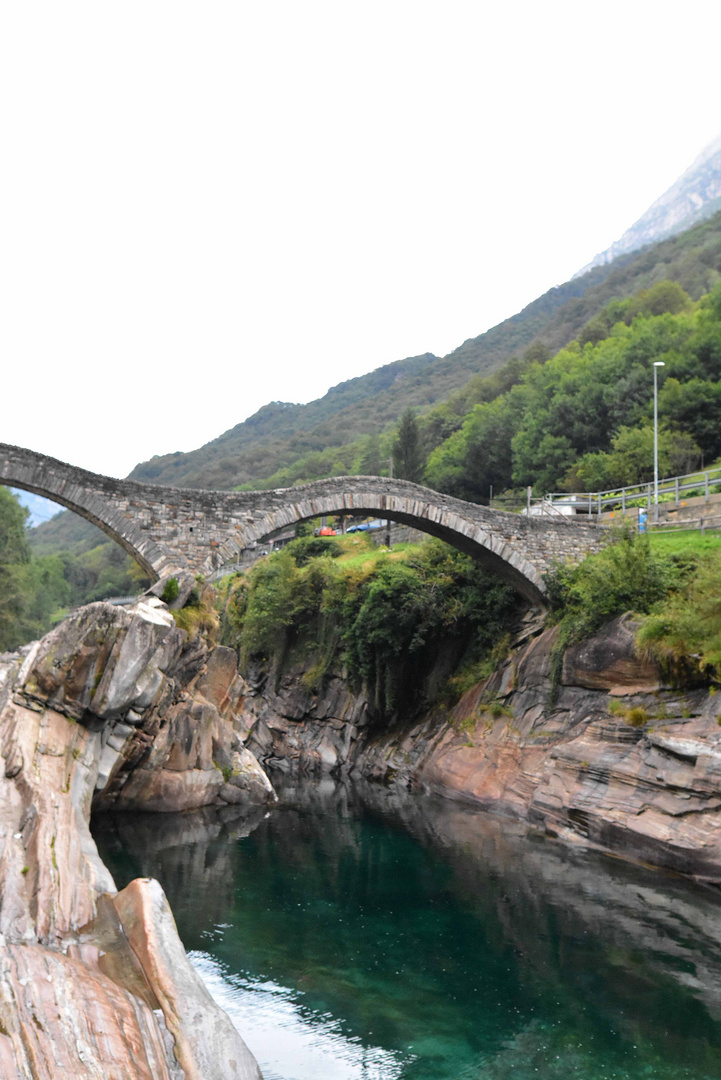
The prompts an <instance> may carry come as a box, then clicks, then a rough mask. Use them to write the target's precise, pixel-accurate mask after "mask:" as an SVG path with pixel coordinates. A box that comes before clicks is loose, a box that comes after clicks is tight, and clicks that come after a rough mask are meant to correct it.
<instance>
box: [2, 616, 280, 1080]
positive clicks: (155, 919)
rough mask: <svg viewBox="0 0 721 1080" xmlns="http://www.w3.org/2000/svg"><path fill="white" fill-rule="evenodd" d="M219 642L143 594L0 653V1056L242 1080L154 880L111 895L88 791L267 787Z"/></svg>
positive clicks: (158, 1075) (182, 794) (233, 1050)
mask: <svg viewBox="0 0 721 1080" xmlns="http://www.w3.org/2000/svg"><path fill="white" fill-rule="evenodd" d="M241 685H242V684H241V683H240V682H239V680H238V679H237V675H236V665H235V654H234V653H233V652H232V650H227V649H219V650H215V651H214V652H210V653H208V650H207V649H206V647H205V646H204V645H203V644H202V643H201V642H200V641H198V640H197V639H196V640H192V641H189V640H188V638H187V636H186V634H185V633H184V632H182V631H180V630H178V629H177V628H176V626H175V623H174V621H173V618H172V616H171V615H170V613H169V612H168V611H167V609H166V608H165V606H164V605H162V604H161V603H160V602H159V601H155V600H152V599H151V600H149V601H148V602H146V603H141V604H138V605H136V606H135V608H133V609H130V610H122V609H118V608H114V607H112V606H110V605H108V604H102V603H99V604H92V605H89V606H88V607H86V608H83V609H82V610H80V611H79V612H77V613H76V614H75V616H73V617H72V618H71V619H69V620H67V621H66V622H65V623H63V624H62V625H61V626H60V627H58V628H57V629H56V630H55V631H53V632H52V633H51V634H49V635H48V636H47V637H45V638H44V639H43V640H42V641H41V642H39V643H36V644H35V645H33V646H31V647H28V648H26V649H25V650H23V652H22V654H20V655H13V656H4V657H2V658H0V754H1V755H2V758H3V763H4V767H3V769H2V770H1V771H0V934H1V935H2V936H1V937H0V1072H1V1074H2V1076H3V1077H4V1078H6V1080H15V1078H18V1080H19V1078H23V1080H26V1078H30V1077H32V1078H43V1080H45V1078H54V1077H59V1076H70V1075H72V1076H73V1077H83V1078H84V1077H88V1078H90V1077H92V1078H97V1080H100V1078H102V1080H128V1078H139V1080H140V1078H142V1080H166V1078H167V1080H181V1078H192V1080H225V1078H236V1080H241V1078H242V1080H257V1078H259V1077H260V1072H259V1070H258V1067H257V1064H256V1063H255V1060H254V1059H253V1057H252V1055H251V1054H250V1052H249V1050H248V1049H247V1047H246V1046H245V1044H244V1042H243V1040H242V1039H241V1038H240V1036H239V1035H238V1033H237V1031H236V1030H235V1028H234V1026H233V1024H232V1023H231V1021H230V1020H229V1018H228V1017H227V1016H226V1015H225V1013H223V1012H222V1010H220V1009H219V1008H218V1007H217V1006H216V1005H215V1004H214V1002H213V1000H212V999H211V997H210V995H209V994H208V992H207V990H206V988H205V986H204V984H203V983H202V980H201V979H200V978H199V976H198V975H197V973H196V972H195V970H194V969H193V967H192V965H191V964H190V961H189V960H188V958H187V956H186V954H185V950H184V949H183V946H182V944H181V942H180V939H179V938H178V935H177V931H176V929H175V924H174V921H173V917H172V913H171V911H170V908H169V906H168V904H167V901H166V899H165V896H164V894H163V891H162V889H161V887H160V885H159V884H158V883H157V882H156V881H152V880H149V879H145V878H143V879H136V880H135V881H133V882H131V883H130V885H128V886H127V888H126V889H124V890H123V891H122V892H121V893H117V891H116V889H115V885H114V882H113V880H112V878H111V876H110V874H109V873H108V871H107V870H106V868H105V866H104V865H103V863H102V862H101V860H100V858H99V857H98V854H97V849H96V847H95V843H94V841H93V839H92V836H91V834H90V830H89V827H88V822H89V817H90V811H91V807H92V806H111V805H112V806H117V807H127V806H132V807H136V808H142V809H153V810H164V809H167V810H175V809H188V808H193V807H197V806H203V805H214V806H218V807H221V808H222V807H224V808H225V810H224V813H225V814H226V815H228V816H231V817H232V816H233V815H240V814H242V813H245V811H246V810H247V809H248V808H255V807H258V806H262V805H264V804H266V803H270V802H272V801H273V800H274V799H275V794H274V792H273V789H272V787H271V785H270V783H269V782H268V780H267V778H266V777H265V775H264V773H263V771H262V769H260V767H259V766H258V764H257V762H256V761H255V760H254V759H253V757H252V755H251V754H250V753H249V752H248V751H247V750H246V749H245V748H244V747H243V746H242V744H241V742H240V740H239V738H238V734H237V731H236V727H237V722H236V713H235V709H236V707H237V705H238V701H239V698H238V694H239V690H240V687H241Z"/></svg>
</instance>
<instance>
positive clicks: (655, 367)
mask: <svg viewBox="0 0 721 1080" xmlns="http://www.w3.org/2000/svg"><path fill="white" fill-rule="evenodd" d="M665 366H666V365H665V364H664V362H663V360H654V362H653V520H654V521H658V369H659V368H660V367H665Z"/></svg>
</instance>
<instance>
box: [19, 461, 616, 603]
mask: <svg viewBox="0 0 721 1080" xmlns="http://www.w3.org/2000/svg"><path fill="white" fill-rule="evenodd" d="M0 483H3V484H7V485H9V486H12V487H18V488H23V489H25V490H27V491H32V492H35V493H36V494H38V495H44V496H45V497H47V498H49V499H52V500H53V501H55V502H57V503H60V504H61V505H63V506H66V507H68V509H70V510H73V511H75V512H76V513H78V514H80V515H81V516H82V517H84V518H86V519H87V520H88V521H91V522H92V523H93V524H94V525H97V526H98V527H99V528H101V529H102V530H103V531H104V532H105V533H107V534H108V535H109V536H111V537H112V538H113V539H114V540H116V541H117V542H118V543H120V544H121V545H122V546H123V547H124V548H125V549H126V550H127V551H129V552H130V554H132V555H133V556H134V557H135V558H136V559H137V560H138V562H139V563H140V564H141V565H142V566H143V567H144V568H145V570H146V572H147V573H148V574H150V575H151V577H153V579H155V580H157V579H162V578H166V577H168V576H170V575H171V574H175V573H181V574H182V573H184V574H186V575H187V574H188V573H191V574H201V575H205V574H208V573H211V572H212V571H213V570H215V569H218V568H219V567H220V566H222V565H224V564H225V563H228V562H230V561H231V560H232V559H233V558H235V557H236V556H237V555H238V553H239V552H241V551H243V550H244V549H245V548H247V547H248V546H250V545H251V544H253V543H255V542H257V541H259V540H262V539H263V538H264V537H266V536H268V535H269V534H270V533H272V532H275V530H276V529H279V528H282V527H284V526H289V525H294V524H296V523H297V522H300V521H305V520H307V519H308V518H313V517H319V516H322V515H329V514H341V513H342V514H358V515H372V516H376V517H381V518H388V519H390V520H392V521H398V522H401V523H403V524H407V525H411V526H413V527H414V528H417V529H420V530H422V531H424V532H427V533H429V534H431V535H433V536H437V537H439V538H440V539H442V540H446V541H448V542H449V543H451V544H453V545H454V546H455V547H457V548H459V549H460V550H462V551H466V552H468V553H469V554H471V555H473V556H474V557H475V558H477V559H479V561H481V562H483V563H485V564H486V565H488V566H489V567H491V568H493V569H495V570H496V571H497V572H498V573H499V574H500V576H502V577H503V578H505V579H506V580H507V581H509V582H511V584H513V585H514V586H515V587H516V588H518V589H519V590H520V591H521V592H522V593H524V594H525V595H526V596H527V597H528V598H529V599H530V600H532V601H533V602H536V603H538V602H542V601H543V595H544V593H545V585H544V582H543V575H544V573H545V572H546V570H548V568H549V567H550V565H551V563H552V562H553V561H554V560H564V559H579V558H582V557H583V556H584V555H586V554H588V553H589V552H591V551H596V550H598V549H599V547H600V546H601V545H602V543H603V542H604V539H605V536H604V530H603V529H602V528H599V526H598V525H590V524H588V523H580V522H576V521H574V520H573V519H570V520H569V519H565V518H559V519H558V520H557V521H556V520H551V519H546V518H534V517H525V516H523V515H519V514H511V513H508V512H506V511H503V510H493V509H491V508H489V507H486V506H478V505H476V504H475V503H467V502H464V501H463V500H461V499H455V498H453V497H451V496H449V495H443V494H441V493H439V492H436V491H432V490H431V489H429V488H424V487H421V486H420V485H418V484H412V483H410V482H409V481H407V480H393V479H389V478H388V477H378V476H339V477H333V478H331V479H328V480H319V481H317V482H315V483H312V484H306V485H303V486H300V487H295V488H284V489H278V490H274V491H250V492H236V491H202V490H196V489H194V488H175V487H163V486H159V485H155V484H144V483H140V482H139V481H136V480H115V479H113V478H112V477H108V476H102V475H99V474H97V473H91V472H88V471H87V470H85V469H79V468H77V467H75V466H73V465H67V464H65V463H64V462H61V461H57V460H56V459H55V458H50V457H46V456H45V455H43V454H37V453H35V452H34V451H32V450H25V449H23V448H21V447H15V446H8V445H6V444H4V443H0Z"/></svg>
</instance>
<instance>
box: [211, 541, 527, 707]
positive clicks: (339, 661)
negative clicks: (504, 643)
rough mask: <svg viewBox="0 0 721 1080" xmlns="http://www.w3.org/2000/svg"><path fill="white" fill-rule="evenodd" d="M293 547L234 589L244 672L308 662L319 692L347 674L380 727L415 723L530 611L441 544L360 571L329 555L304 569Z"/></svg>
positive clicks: (234, 638) (234, 639)
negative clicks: (460, 670)
mask: <svg viewBox="0 0 721 1080" xmlns="http://www.w3.org/2000/svg"><path fill="white" fill-rule="evenodd" d="M296 543H297V542H296ZM293 547H294V545H293V544H291V545H288V547H287V548H285V549H284V550H283V551H281V552H278V553H277V554H276V555H273V556H270V558H268V559H266V560H264V561H263V562H262V563H260V564H258V565H256V567H255V568H254V569H253V570H252V571H251V573H250V574H249V575H247V577H243V578H241V579H239V580H238V582H236V584H235V585H234V586H233V589H232V592H231V595H230V597H229V600H228V605H227V619H226V633H225V640H226V642H227V643H230V644H235V645H237V646H239V648H240V653H241V660H242V663H243V664H244V665H249V664H253V663H259V664H261V666H264V667H265V668H266V669H267V670H269V671H270V672H272V673H274V674H275V676H276V677H277V675H278V672H279V671H280V670H281V669H282V667H283V666H284V665H287V664H288V663H289V662H290V659H291V658H293V657H298V656H301V657H303V658H304V662H305V664H306V667H307V669H308V670H309V671H310V673H311V676H310V685H311V686H313V687H315V688H317V687H318V686H319V685H320V684H321V683H322V680H323V678H324V676H325V675H326V674H328V673H329V672H332V671H334V672H336V673H340V672H342V671H344V672H345V673H346V674H347V676H348V678H349V679H350V681H351V682H352V683H353V684H354V685H355V686H356V688H357V689H358V690H361V689H365V692H366V693H367V695H368V698H369V700H370V702H371V705H372V709H373V714H374V716H375V717H376V718H377V719H378V720H379V721H381V720H384V721H387V720H389V719H390V718H392V717H393V716H396V715H410V714H412V713H413V712H414V711H415V710H417V709H418V708H420V707H421V706H422V705H424V704H426V703H427V702H428V700H429V698H430V697H432V696H433V693H434V691H435V690H437V689H438V685H439V681H442V679H443V678H444V677H446V676H448V675H449V674H450V673H451V671H452V670H453V668H454V666H455V665H456V664H457V663H458V662H459V661H460V660H461V659H462V658H464V657H465V660H466V661H477V660H478V659H479V657H483V656H485V655H486V654H487V653H489V651H490V650H491V649H492V648H493V646H494V645H495V644H496V643H497V642H498V640H499V639H500V638H502V637H503V636H504V635H505V634H506V633H507V631H508V623H509V620H512V618H513V616H514V615H515V614H516V613H517V611H518V610H519V608H520V605H521V601H520V600H519V599H518V597H517V596H516V595H515V594H514V593H513V591H512V590H511V589H510V588H509V587H508V586H507V585H504V584H503V583H502V582H501V581H500V580H499V579H498V578H497V577H495V576H494V575H491V574H488V573H486V572H485V571H484V570H482V569H481V568H480V567H479V566H478V564H477V563H475V562H474V561H473V560H472V559H470V558H469V557H468V556H465V555H462V554H460V553H459V552H457V551H455V550H454V549H453V548H450V547H448V545H446V544H443V543H441V542H440V541H435V540H434V541H428V542H426V543H424V544H422V545H420V546H419V547H418V548H416V549H413V552H412V554H411V555H410V556H409V557H407V558H403V559H400V560H398V559H394V558H393V557H392V556H387V555H383V554H380V555H378V554H377V553H376V554H375V555H371V554H370V553H369V554H368V558H367V560H364V561H363V563H362V564H361V565H358V564H357V563H356V562H355V561H353V562H351V563H348V564H345V563H343V562H339V561H337V560H333V559H332V558H330V557H328V556H327V555H325V556H320V557H315V558H312V559H309V560H307V561H303V560H301V562H300V565H299V560H298V558H297V555H298V551H293V550H292V549H293ZM434 680H435V681H434Z"/></svg>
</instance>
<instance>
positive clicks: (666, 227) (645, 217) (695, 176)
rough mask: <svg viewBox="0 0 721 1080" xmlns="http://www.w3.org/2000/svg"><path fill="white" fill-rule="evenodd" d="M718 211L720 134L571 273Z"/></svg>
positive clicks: (578, 274) (720, 201)
mask: <svg viewBox="0 0 721 1080" xmlns="http://www.w3.org/2000/svg"><path fill="white" fill-rule="evenodd" d="M717 210H721V133H719V135H717V137H716V138H715V139H713V140H712V141H711V142H710V143H709V144H708V145H707V146H705V147H704V148H703V150H702V151H701V153H700V154H699V155H698V156H697V157H696V158H695V159H694V161H693V162H692V163H691V165H690V166H689V167H688V169H686V170H685V171H684V172H683V173H682V174H681V176H679V177H678V179H677V180H675V181H674V183H673V184H672V185H671V187H670V188H668V189H667V190H666V191H665V192H664V193H663V195H660V196H659V198H658V199H656V200H655V202H653V203H651V205H650V206H649V208H648V210H646V211H645V212H644V213H643V214H642V215H641V217H640V218H639V219H638V220H637V221H635V222H634V223H633V225H631V226H629V228H628V229H626V231H625V232H624V233H623V235H622V236H621V237H619V239H618V240H614V242H613V243H612V244H611V246H610V247H608V248H606V250H605V251H601V252H599V254H598V255H595V256H594V258H593V259H592V260H591V261H590V262H589V263H587V264H586V265H585V266H583V267H582V268H581V269H580V270H578V271H577V272H576V273H575V274H574V275H573V276H574V278H576V277H581V276H582V275H583V274H585V273H587V272H588V271H589V270H592V269H594V267H597V266H605V265H607V264H608V263H611V262H613V261H614V260H615V259H616V258H618V256H619V255H625V254H628V253H630V252H633V251H638V250H639V249H640V248H642V247H644V246H645V245H646V244H649V243H655V242H657V241H659V240H665V239H667V238H668V237H670V236H677V235H678V234H679V233H681V232H685V231H686V230H687V229H689V228H691V226H692V225H694V224H696V222H698V221H701V220H703V219H704V218H707V217H710V216H711V215H712V214H714V213H715V212H716V211H717Z"/></svg>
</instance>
